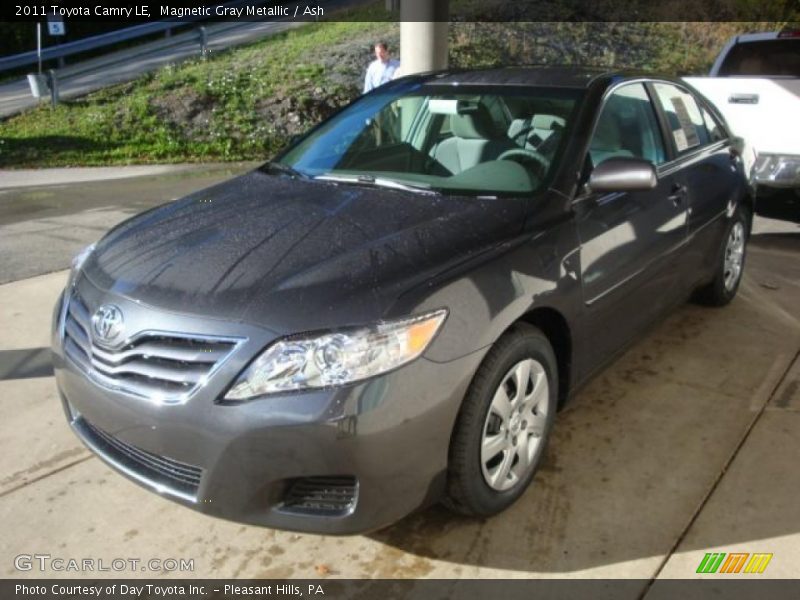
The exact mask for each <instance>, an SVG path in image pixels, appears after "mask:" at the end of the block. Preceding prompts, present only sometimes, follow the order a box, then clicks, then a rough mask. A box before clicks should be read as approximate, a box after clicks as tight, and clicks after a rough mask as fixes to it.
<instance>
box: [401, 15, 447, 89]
mask: <svg viewBox="0 0 800 600" xmlns="http://www.w3.org/2000/svg"><path fill="white" fill-rule="evenodd" d="M448 18H449V6H448V0H401V2H400V21H401V22H400V69H401V72H402V74H403V75H411V74H413V73H422V72H424V71H436V70H438V69H446V68H447V33H448Z"/></svg>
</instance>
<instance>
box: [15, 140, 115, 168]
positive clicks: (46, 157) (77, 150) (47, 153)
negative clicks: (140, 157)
mask: <svg viewBox="0 0 800 600" xmlns="http://www.w3.org/2000/svg"><path fill="white" fill-rule="evenodd" d="M114 147H115V146H114V144H111V143H109V142H101V141H98V140H96V139H91V138H87V137H80V136H72V135H40V136H31V137H24V138H19V137H10V136H3V135H0V169H8V168H26V167H29V166H31V165H35V166H39V165H42V164H47V163H49V162H52V161H56V160H57V161H58V162H59V163H63V162H64V158H65V154H66V153H69V154H73V155H75V156H76V157H77V156H80V157H82V160H80V161H78V160H76V162H85V158H86V155H103V154H105V153H107V152H109V151H110V150H113V149H114Z"/></svg>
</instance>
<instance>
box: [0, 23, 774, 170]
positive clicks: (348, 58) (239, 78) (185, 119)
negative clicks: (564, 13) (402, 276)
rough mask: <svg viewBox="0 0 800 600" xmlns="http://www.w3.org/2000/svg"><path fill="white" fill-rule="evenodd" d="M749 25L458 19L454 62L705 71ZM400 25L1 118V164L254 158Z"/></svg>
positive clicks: (296, 42) (332, 36)
mask: <svg viewBox="0 0 800 600" xmlns="http://www.w3.org/2000/svg"><path fill="white" fill-rule="evenodd" d="M772 27H775V24H749V23H733V24H726V23H610V24H603V23H582V24H581V23H578V24H573V23H453V24H452V25H451V28H450V60H451V66H454V67H471V66H483V65H492V64H513V63H527V64H530V63H548V64H554V63H562V64H563V63H567V64H595V65H607V66H634V67H637V68H643V69H649V70H658V71H662V72H667V73H702V72H703V71H705V70H706V69H707V68H708V67H709V65H710V64H711V62H712V60H713V58H714V56H715V55H716V53H717V51H718V49H719V48H720V47H721V45H722V44H723V43H724V41H725V40H726V39H727V38H728V37H729V36H731V35H733V34H735V33H737V32H739V31H745V30H753V29H769V28H772ZM379 39H384V40H387V41H388V42H389V43H390V45H391V46H393V47H394V48H397V45H398V42H399V25H398V24H396V23H373V22H354V23H320V24H309V25H307V26H304V27H302V28H299V29H295V30H291V31H289V32H286V33H284V34H280V35H277V36H275V37H272V38H269V39H266V40H264V41H261V42H259V43H256V44H253V45H251V46H247V47H244V48H238V49H234V50H231V51H228V52H225V53H220V54H219V55H216V56H212V57H210V58H209V59H208V60H205V61H203V60H197V61H193V62H188V63H183V64H181V65H178V66H170V67H167V68H165V69H162V70H160V71H158V72H156V73H154V74H151V75H148V76H145V77H142V78H140V79H138V80H136V81H133V82H130V83H127V84H122V85H118V86H114V87H110V88H106V89H105V90H102V91H100V92H96V93H93V94H91V95H88V96H86V97H83V98H80V99H76V100H72V101H67V102H64V103H63V104H61V105H59V106H58V107H56V108H54V109H51V108H50V107H49V106H48V105H42V106H40V107H39V108H37V109H35V110H31V111H28V112H26V113H23V114H21V115H18V116H15V117H12V118H9V119H7V120H5V121H1V122H0V168H8V167H44V166H69V165H104V164H134V163H149V162H193V161H208V160H215V161H217V160H258V159H262V158H267V157H269V156H270V155H272V154H274V153H275V152H276V151H277V150H278V149H279V148H281V147H282V146H283V145H285V143H286V142H287V140H288V139H289V138H290V137H291V136H292V135H295V134H297V133H301V132H303V131H305V130H306V129H308V128H309V127H310V126H312V125H313V124H315V123H316V122H318V121H319V120H321V119H322V118H324V117H326V116H327V115H328V114H330V113H331V112H332V111H334V110H336V109H337V108H339V107H340V106H342V105H343V104H345V103H347V102H349V101H350V100H351V99H353V98H355V97H356V96H357V95H358V94H359V92H360V87H361V84H362V77H363V72H364V69H365V68H366V65H367V63H368V62H369V61H370V60H371V47H372V44H373V43H374V41H376V40H379Z"/></svg>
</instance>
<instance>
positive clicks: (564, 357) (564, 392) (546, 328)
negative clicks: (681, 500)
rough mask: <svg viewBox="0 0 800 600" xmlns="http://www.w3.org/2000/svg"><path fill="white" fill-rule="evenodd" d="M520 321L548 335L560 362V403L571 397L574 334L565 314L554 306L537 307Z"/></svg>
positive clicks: (560, 405)
mask: <svg viewBox="0 0 800 600" xmlns="http://www.w3.org/2000/svg"><path fill="white" fill-rule="evenodd" d="M519 321H521V322H524V323H529V324H530V325H533V326H534V327H537V328H539V329H540V330H541V331H542V333H544V334H545V336H547V339H548V340H549V341H550V345H551V346H552V347H553V352H554V353H555V355H556V361H557V362H558V405H559V408H560V407H562V406H563V405H564V402H565V401H566V399H567V398H568V397H569V384H570V375H571V368H572V334H571V332H570V329H569V325H568V324H567V320H566V319H565V318H564V316H563V315H562V314H561V313H560V312H558V311H557V310H555V309H553V308H547V307H542V308H535V309H533V310H532V311H531V312H529V313H526V314H525V315H523V316H522V317H520V319H519Z"/></svg>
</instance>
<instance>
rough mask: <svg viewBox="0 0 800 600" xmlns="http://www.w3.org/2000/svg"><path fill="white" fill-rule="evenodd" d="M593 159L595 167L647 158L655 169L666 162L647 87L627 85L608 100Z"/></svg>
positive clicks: (597, 130) (595, 137) (596, 132)
mask: <svg viewBox="0 0 800 600" xmlns="http://www.w3.org/2000/svg"><path fill="white" fill-rule="evenodd" d="M589 156H590V158H591V161H592V165H593V166H597V165H599V164H600V163H601V162H603V161H604V160H606V159H609V158H614V157H628V158H643V159H645V160H649V161H650V162H652V163H653V164H654V165H658V164H660V163H662V162H664V161H665V160H666V152H665V150H664V141H663V139H662V137H661V130H660V129H659V126H658V121H657V120H656V114H655V111H654V110H653V104H652V103H651V102H650V97H649V96H648V94H647V90H646V89H645V87H644V84H641V83H633V84H630V85H626V86H624V87H621V88H619V89H617V90H616V91H614V93H612V94H611V95H610V96H609V97H608V99H607V100H606V104H605V106H604V108H603V112H602V113H600V118H599V119H598V120H597V125H596V126H595V130H594V135H593V136H592V143H591V144H590V146H589Z"/></svg>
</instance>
